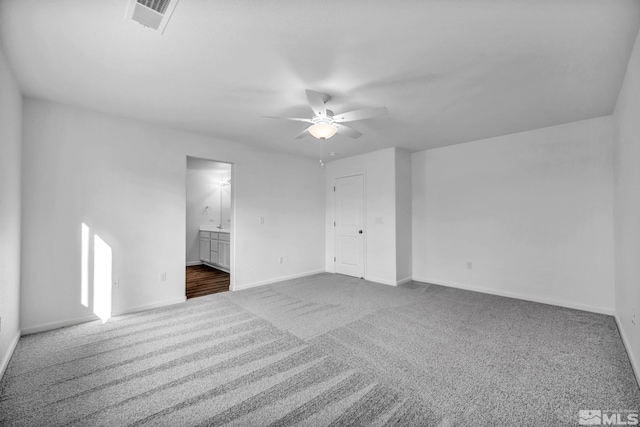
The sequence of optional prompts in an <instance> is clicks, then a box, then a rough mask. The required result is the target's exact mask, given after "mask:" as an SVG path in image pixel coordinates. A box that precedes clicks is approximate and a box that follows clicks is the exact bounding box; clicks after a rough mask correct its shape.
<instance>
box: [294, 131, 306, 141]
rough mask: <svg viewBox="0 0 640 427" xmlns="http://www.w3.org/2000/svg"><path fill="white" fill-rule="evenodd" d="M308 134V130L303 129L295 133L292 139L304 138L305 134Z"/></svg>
mask: <svg viewBox="0 0 640 427" xmlns="http://www.w3.org/2000/svg"><path fill="white" fill-rule="evenodd" d="M307 135H309V130H307V129H305V130H303V131H302V132H300V133H299V134H297V135H296V137H295V138H293V139H300V138H304V137H305V136H307Z"/></svg>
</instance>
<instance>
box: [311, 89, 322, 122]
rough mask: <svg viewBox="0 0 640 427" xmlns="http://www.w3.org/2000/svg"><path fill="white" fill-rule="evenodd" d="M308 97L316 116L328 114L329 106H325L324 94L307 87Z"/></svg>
mask: <svg viewBox="0 0 640 427" xmlns="http://www.w3.org/2000/svg"><path fill="white" fill-rule="evenodd" d="M307 99H308V100H309V105H310V106H311V109H312V110H313V113H314V114H315V115H316V116H323V117H324V116H326V115H327V107H325V106H324V100H323V99H322V95H320V94H319V93H318V92H315V91H313V90H309V89H307Z"/></svg>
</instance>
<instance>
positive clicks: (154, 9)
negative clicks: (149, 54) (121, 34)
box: [126, 0, 178, 33]
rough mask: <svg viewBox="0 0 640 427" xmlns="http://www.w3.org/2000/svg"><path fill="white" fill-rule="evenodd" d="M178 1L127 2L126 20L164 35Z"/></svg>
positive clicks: (143, 0)
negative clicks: (131, 20)
mask: <svg viewBox="0 0 640 427" xmlns="http://www.w3.org/2000/svg"><path fill="white" fill-rule="evenodd" d="M177 3H178V0H129V6H128V7H127V16H126V18H127V19H133V20H134V21H136V22H139V23H141V24H142V25H144V26H145V27H149V28H153V29H154V30H158V31H160V33H164V29H165V28H166V27H167V23H168V22H169V19H170V18H171V14H173V10H174V9H175V8H176V4H177Z"/></svg>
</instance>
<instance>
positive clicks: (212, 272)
mask: <svg viewBox="0 0 640 427" xmlns="http://www.w3.org/2000/svg"><path fill="white" fill-rule="evenodd" d="M229 284H230V275H229V273H225V272H224V271H220V270H217V269H215V268H211V267H207V266H206V265H193V266H189V267H187V299H189V298H195V297H202V296H205V295H209V294H215V293H217V292H226V291H228V290H229Z"/></svg>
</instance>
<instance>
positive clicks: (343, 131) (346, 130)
mask: <svg viewBox="0 0 640 427" xmlns="http://www.w3.org/2000/svg"><path fill="white" fill-rule="evenodd" d="M333 125H334V126H335V127H337V128H338V133H339V134H340V135H344V136H348V137H349V138H360V137H361V136H362V133H361V132H358V131H357V130H355V129H351V128H350V127H347V126H345V125H341V124H338V123H333Z"/></svg>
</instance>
